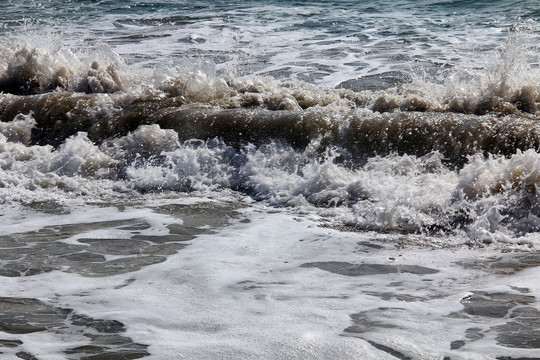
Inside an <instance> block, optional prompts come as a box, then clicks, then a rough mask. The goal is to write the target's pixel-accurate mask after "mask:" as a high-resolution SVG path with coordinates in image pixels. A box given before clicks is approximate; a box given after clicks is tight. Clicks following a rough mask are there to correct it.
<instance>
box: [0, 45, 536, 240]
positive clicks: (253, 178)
mask: <svg viewBox="0 0 540 360" xmlns="http://www.w3.org/2000/svg"><path fill="white" fill-rule="evenodd" d="M512 44H513V43H512V42H509V44H507V46H506V48H505V49H503V50H502V51H501V52H500V54H499V60H498V61H497V62H495V64H491V65H490V66H485V67H484V68H482V69H480V70H478V69H475V70H468V71H463V70H455V72H454V73H450V74H447V75H448V76H447V77H446V79H445V80H444V81H442V82H432V81H428V80H425V79H413V81H411V82H408V83H402V84H401V85H396V86H390V87H384V88H380V89H368V86H366V87H365V88H362V84H363V81H364V80H363V79H361V78H360V79H355V80H354V81H352V82H348V84H342V85H340V86H338V87H336V88H321V87H317V86H315V85H313V84H308V83H304V82H293V81H278V80H275V79H271V78H263V77H251V78H247V77H232V76H226V75H220V76H218V75H217V73H216V70H215V67H214V65H213V64H212V63H211V62H210V61H195V62H194V63H193V64H191V65H189V66H184V67H175V66H166V65H163V66H161V67H159V68H157V69H155V70H153V71H150V72H149V71H147V70H144V69H136V68H133V67H131V68H130V66H128V65H126V64H125V63H124V62H123V61H122V59H121V58H120V57H119V56H118V55H116V54H114V52H113V51H112V50H111V49H110V48H108V47H106V46H102V47H98V50H96V51H95V52H94V53H92V54H91V56H88V55H87V56H86V57H81V56H79V55H76V54H75V53H74V52H71V51H70V50H69V49H66V48H64V47H57V48H54V49H50V48H45V47H44V48H40V47H28V46H24V45H14V46H13V47H11V48H10V47H9V46H6V45H5V44H4V45H3V48H2V55H0V91H1V93H0V120H1V122H0V173H1V176H0V187H1V188H2V199H4V200H3V201H10V199H11V200H12V199H15V198H16V197H17V196H15V195H13V194H15V192H14V189H18V191H23V192H24V191H25V190H28V191H35V190H36V189H50V190H51V191H52V192H68V193H72V194H78V195H90V196H91V195H92V194H94V195H96V196H98V194H103V193H107V194H109V195H110V194H112V193H123V192H130V191H138V192H142V193H148V192H164V191H175V192H186V191H216V190H217V191H220V190H224V189H227V190H232V191H236V192H239V193H241V194H247V195H249V196H250V197H251V198H253V199H255V200H257V201H263V202H265V203H267V204H269V205H272V206H278V207H290V208H292V209H296V210H297V211H304V212H309V213H313V214H317V215H320V216H322V217H323V219H325V220H324V221H328V222H329V223H331V224H333V225H345V226H349V227H351V228H355V229H361V230H378V231H390V232H394V231H397V232H402V233H429V234H437V233H445V234H451V233H461V232H464V233H466V234H467V235H468V239H469V240H470V242H471V243H474V244H479V243H492V242H498V243H500V242H513V243H520V244H521V243H522V244H527V243H528V240H527V239H528V236H529V235H530V234H532V233H534V232H537V231H538V230H539V226H540V222H539V217H540V209H539V206H538V203H539V202H538V194H539V190H538V183H539V181H540V168H539V165H538V161H539V154H538V152H537V151H538V149H539V147H540V126H539V125H538V124H539V123H538V120H539V119H538V107H537V104H538V102H539V101H540V97H539V94H540V93H539V88H538V85H537V84H539V83H540V82H539V81H537V80H539V78H540V76H539V73H538V69H535V68H534V66H529V65H528V64H527V63H522V61H523V58H524V57H523V56H522V55H521V53H522V50H520V47H519V46H514V45H512ZM524 74H525V75H524ZM369 81H370V82H372V81H373V79H369ZM351 84H353V85H354V86H352V85H351ZM10 194H11V195H10Z"/></svg>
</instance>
